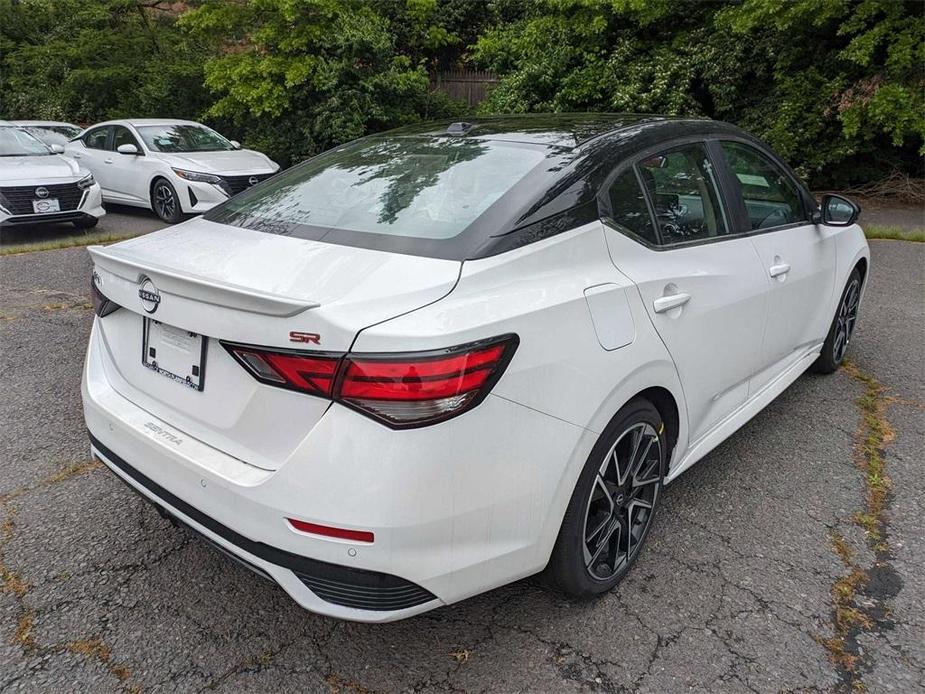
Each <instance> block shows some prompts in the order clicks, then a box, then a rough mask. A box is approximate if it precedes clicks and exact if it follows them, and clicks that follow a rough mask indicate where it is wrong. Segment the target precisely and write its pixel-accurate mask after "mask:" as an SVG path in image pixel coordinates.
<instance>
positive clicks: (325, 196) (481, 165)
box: [206, 137, 547, 242]
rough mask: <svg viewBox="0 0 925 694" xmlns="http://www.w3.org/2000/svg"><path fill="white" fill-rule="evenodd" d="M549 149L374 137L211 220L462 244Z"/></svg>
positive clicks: (282, 230) (274, 229)
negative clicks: (468, 229) (475, 224)
mask: <svg viewBox="0 0 925 694" xmlns="http://www.w3.org/2000/svg"><path fill="white" fill-rule="evenodd" d="M546 155H547V151H546V150H545V149H544V148H539V147H532V146H523V145H516V144H513V143H507V142H496V141H485V140H476V139H467V138H446V139H437V140H432V139H417V138H410V137H395V138H389V139H386V138H370V139H365V140H361V141H359V142H357V143H354V144H352V145H347V146H346V147H341V148H339V149H336V150H333V151H331V152H328V153H326V154H322V155H320V156H318V157H315V158H314V159H310V160H309V161H307V162H304V163H303V164H300V165H298V166H295V167H293V168H291V169H289V170H288V171H285V172H283V173H282V174H278V175H277V176H274V177H273V178H271V179H269V180H268V181H266V182H265V183H263V184H261V185H258V186H255V187H254V188H251V189H250V190H248V191H246V192H244V193H242V194H240V195H238V196H235V197H234V198H232V199H231V200H229V201H228V202H226V203H224V204H222V205H221V206H220V207H217V208H215V209H214V210H212V211H211V212H209V213H208V214H207V215H206V219H210V220H212V221H216V222H221V223H223V224H233V225H236V226H244V227H247V228H249V229H256V230H257V231H267V232H270V233H277V234H287V235H294V236H307V235H308V234H309V230H310V229H315V230H317V229H322V230H326V231H325V238H326V240H331V241H335V242H336V240H337V232H338V231H341V232H361V233H364V234H367V235H376V236H379V237H402V238H411V239H423V240H447V239H452V238H454V237H456V236H458V235H459V234H460V233H462V231H463V230H464V229H466V227H468V226H469V225H470V224H471V223H472V222H473V221H474V220H475V219H476V218H478V217H479V216H480V215H481V214H482V213H484V212H485V211H486V210H487V209H488V208H489V207H490V206H491V205H492V204H493V203H494V202H495V201H497V200H498V198H500V197H501V196H502V195H504V193H506V192H507V191H508V190H510V188H511V187H513V186H514V185H515V184H516V183H517V182H518V181H520V180H521V179H522V178H523V177H524V176H526V175H527V173H528V172H530V171H531V170H532V169H533V168H534V167H536V166H537V165H538V164H540V162H542V161H543V160H544V158H545V157H546Z"/></svg>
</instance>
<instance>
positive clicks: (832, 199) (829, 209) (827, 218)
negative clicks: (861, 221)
mask: <svg viewBox="0 0 925 694" xmlns="http://www.w3.org/2000/svg"><path fill="white" fill-rule="evenodd" d="M860 214H861V208H860V207H858V206H857V205H856V204H855V203H853V202H852V201H851V200H849V199H848V198H846V197H842V196H841V195H834V194H832V193H827V194H826V195H823V196H822V223H823V224H828V225H829V226H833V227H848V226H851V225H852V224H854V223H855V222H856V221H858V215H860Z"/></svg>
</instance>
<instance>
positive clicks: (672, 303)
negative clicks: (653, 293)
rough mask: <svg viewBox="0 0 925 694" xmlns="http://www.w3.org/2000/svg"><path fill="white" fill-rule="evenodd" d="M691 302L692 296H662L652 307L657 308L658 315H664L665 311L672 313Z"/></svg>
mask: <svg viewBox="0 0 925 694" xmlns="http://www.w3.org/2000/svg"><path fill="white" fill-rule="evenodd" d="M690 300H691V295H690V294H685V293H683V292H679V293H677V294H671V295H669V296H660V297H659V298H658V299H656V300H655V301H654V302H652V306H653V307H654V308H655V312H656V313H664V312H665V311H670V310H671V309H673V308H678V307H679V306H683V305H684V304H686V303H687V302H688V301H690Z"/></svg>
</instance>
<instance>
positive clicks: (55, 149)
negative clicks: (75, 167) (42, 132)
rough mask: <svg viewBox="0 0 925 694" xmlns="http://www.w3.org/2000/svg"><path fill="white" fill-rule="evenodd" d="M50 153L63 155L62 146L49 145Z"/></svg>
mask: <svg viewBox="0 0 925 694" xmlns="http://www.w3.org/2000/svg"><path fill="white" fill-rule="evenodd" d="M51 151H52V152H54V153H55V154H64V145H59V144H57V143H55V144H53V145H51Z"/></svg>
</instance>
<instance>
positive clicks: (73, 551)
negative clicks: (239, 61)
mask: <svg viewBox="0 0 925 694" xmlns="http://www.w3.org/2000/svg"><path fill="white" fill-rule="evenodd" d="M871 246H872V252H873V260H872V277H871V282H870V285H869V287H868V291H867V294H866V296H865V299H864V304H863V306H862V310H861V318H860V320H859V324H858V328H857V332H856V336H855V339H854V341H853V344H852V346H851V349H850V352H849V354H850V355H851V358H852V360H853V364H854V366H855V368H856V370H857V372H859V373H861V374H866V375H868V376H870V377H872V378H875V379H876V380H877V381H878V382H879V383H880V384H882V386H883V387H884V389H885V390H884V391H883V393H882V394H881V395H880V397H881V398H883V400H882V402H881V403H880V404H881V405H882V410H883V413H884V416H885V417H886V419H887V420H888V422H889V424H890V425H891V428H892V431H893V432H895V438H893V439H892V440H889V441H886V442H885V444H884V446H883V450H882V457H883V459H884V461H885V464H886V474H887V475H888V476H889V477H890V479H891V480H892V488H891V492H890V494H889V496H888V500H887V503H886V507H885V509H884V511H883V513H882V518H880V521H879V522H881V526H880V527H882V529H883V531H884V538H885V539H884V540H883V541H882V543H881V544H877V543H876V542H874V541H873V540H872V538H870V537H868V536H867V535H865V531H864V528H863V527H862V526H861V525H860V524H859V523H858V522H856V520H855V516H856V514H858V513H862V512H865V510H867V504H868V489H867V486H866V480H865V474H864V471H863V470H862V466H861V463H862V462H863V461H861V459H860V456H861V451H860V449H859V447H858V446H859V443H860V441H859V432H860V431H861V430H860V429H859V427H860V426H861V424H862V411H861V409H860V407H859V404H858V399H859V398H860V397H861V396H863V395H864V393H865V384H864V383H863V382H862V381H861V380H859V378H858V377H857V376H855V375H852V373H851V372H850V370H844V369H843V370H841V371H839V372H838V373H836V374H834V375H832V376H815V375H811V374H807V375H804V376H803V377H801V378H800V379H799V380H798V381H797V382H796V383H794V384H793V385H792V386H791V387H790V388H789V389H788V390H787V391H786V392H785V393H784V394H783V395H781V396H780V397H779V398H778V399H777V400H776V401H775V402H774V403H772V404H771V405H770V406H769V407H768V408H766V409H765V410H764V411H763V412H761V413H760V414H759V415H758V416H757V417H756V418H755V419H753V420H752V421H751V422H750V423H748V424H747V425H746V426H745V427H743V429H741V430H740V431H739V432H738V433H737V434H735V435H734V436H733V437H731V438H730V439H729V440H727V441H726V442H725V443H723V444H722V445H721V446H720V447H719V448H718V449H716V450H715V451H714V452H712V453H711V454H710V455H709V456H708V457H707V458H705V459H704V460H703V461H702V462H701V463H699V464H698V465H697V466H695V467H694V468H693V469H691V470H690V471H689V472H687V473H685V474H684V475H683V476H681V478H679V479H678V480H677V481H676V482H675V483H673V484H672V485H670V486H669V487H668V488H667V489H666V492H665V495H664V497H663V505H662V507H661V510H660V512H659V514H658V517H657V519H656V521H655V526H654V527H653V528H652V532H651V533H650V536H649V542H648V545H647V547H645V548H644V550H643V552H642V555H641V557H640V559H639V562H638V564H637V565H636V567H635V568H634V569H633V571H632V572H631V573H630V575H629V576H628V577H627V579H626V580H624V582H623V583H622V584H621V585H620V586H619V587H618V588H617V589H616V590H615V591H613V592H612V593H610V594H608V595H605V596H602V597H600V598H598V599H596V600H594V601H591V602H575V601H572V600H569V599H566V598H564V597H562V596H561V595H559V594H557V593H554V592H550V591H548V590H547V589H545V588H544V587H542V585H541V584H540V582H539V581H537V580H535V579H529V580H526V581H520V582H518V583H515V584H512V585H509V586H506V587H504V588H500V589H498V590H495V591H492V592H490V593H487V594H485V595H481V596H478V597H475V598H472V599H469V600H466V601H464V602H461V603H458V604H456V605H451V606H449V607H446V608H442V609H439V610H435V611H433V612H430V613H428V614H425V615H423V616H420V617H416V618H413V619H409V620H406V621H404V622H398V623H395V624H387V625H364V624H353V623H347V622H337V621H335V620H331V619H327V618H324V617H319V616H316V615H313V614H310V613H308V612H305V611H303V610H302V609H300V608H299V607H298V606H297V605H296V604H295V603H294V602H292V601H291V600H290V599H289V598H288V597H287V596H286V595H285V594H284V593H283V591H282V590H281V589H279V588H277V587H275V586H273V585H271V584H269V583H267V582H265V581H263V580H260V579H259V578H258V577H256V576H255V575H253V574H252V573H250V572H249V571H247V570H245V569H243V568H241V567H239V566H238V565H236V564H234V563H233V562H230V561H228V560H227V559H225V558H224V557H222V556H221V555H219V554H217V553H216V552H215V551H214V550H212V549H210V548H209V547H208V546H207V545H206V544H205V543H203V542H202V541H200V540H199V539H198V538H197V537H195V536H194V535H192V534H190V533H189V532H188V531H185V530H182V529H177V528H174V527H172V526H171V525H170V524H169V523H168V522H166V521H164V520H163V519H161V518H160V516H158V514H157V513H156V512H155V510H154V509H153V508H152V507H150V506H148V505H147V504H145V503H144V502H143V501H141V500H140V499H139V498H138V497H137V496H136V495H134V494H133V493H132V492H131V491H129V490H128V489H126V487H125V486H124V485H123V484H122V483H121V482H119V481H118V480H117V479H116V478H115V477H114V476H113V475H112V474H110V473H109V472H108V471H107V470H105V469H104V468H101V467H100V466H99V465H95V464H92V463H91V462H90V461H89V459H88V443H87V439H86V433H85V431H84V425H83V419H82V415H81V408H80V391H79V376H80V369H81V365H82V359H83V354H84V350H85V345H86V341H87V337H88V331H89V327H90V324H91V319H92V310H91V309H90V308H88V304H87V287H88V282H89V273H90V263H89V259H88V257H87V254H86V251H85V250H84V249H80V248H76V249H68V250H63V251H46V252H41V253H32V254H26V255H21V256H9V257H3V258H0V282H2V295H0V374H2V376H0V378H2V381H0V383H2V389H0V392H2V398H0V473H2V474H0V582H2V583H0V692H4V693H5V692H15V691H49V692H57V691H74V690H86V691H90V690H92V691H97V692H107V691H115V692H120V691H121V692H138V691H165V692H169V691H182V692H188V691H211V690H214V691H227V692H242V691H252V692H272V691H278V690H285V691H294V690H295V691H321V692H345V693H346V692H354V693H360V692H372V691H389V692H391V691H414V692H419V691H420V692H425V691H460V690H462V691H473V692H475V691H505V692H507V691H536V692H597V691H602V692H611V691H640V692H678V691H710V692H744V691H754V692H779V691H795V690H799V691H825V692H828V691H850V690H851V689H852V688H857V687H858V686H863V687H864V688H866V689H867V690H868V691H871V692H880V691H897V692H909V691H914V690H921V689H923V688H925V571H923V570H922V569H923V567H925V477H923V475H922V469H921V465H922V460H923V457H925V456H923V453H925V404H923V403H925V378H923V375H925V373H923V370H925V366H923V365H925V354H923V352H925V245H923V244H910V243H905V242H895V241H874V242H872V243H871ZM835 537H842V538H844V543H845V547H847V548H849V549H850V552H851V556H852V557H853V559H852V561H853V563H854V565H856V566H857V567H858V568H859V570H860V571H861V573H862V577H861V578H862V580H861V582H860V584H859V587H858V589H857V591H856V593H853V594H851V595H850V596H848V598H847V600H848V603H846V604H848V606H849V607H850V608H851V609H856V610H857V612H858V614H860V615H862V616H866V617H865V619H864V620H860V621H862V622H864V623H865V625H863V626H857V624H856V623H855V622H852V623H851V624H855V626H852V627H851V628H850V629H848V630H847V631H846V632H845V633H844V634H843V635H842V636H843V637H844V638H843V641H842V642H841V643H842V645H843V646H844V648H845V649H846V652H847V653H849V654H850V655H851V659H850V662H851V663H852V669H851V670H850V671H849V670H847V669H846V667H845V662H848V661H845V660H842V661H838V660H833V658H832V657H831V656H832V647H831V644H832V643H833V639H837V638H838V637H839V634H838V632H837V629H836V614H835V607H834V605H835V604H834V603H833V590H834V586H836V585H837V584H838V582H839V581H840V579H843V578H844V577H845V576H846V574H847V573H848V571H849V567H847V566H846V565H845V564H844V563H843V559H842V557H840V556H839V554H838V553H836V551H835V550H834V549H833V538H835ZM851 614H853V613H851Z"/></svg>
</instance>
